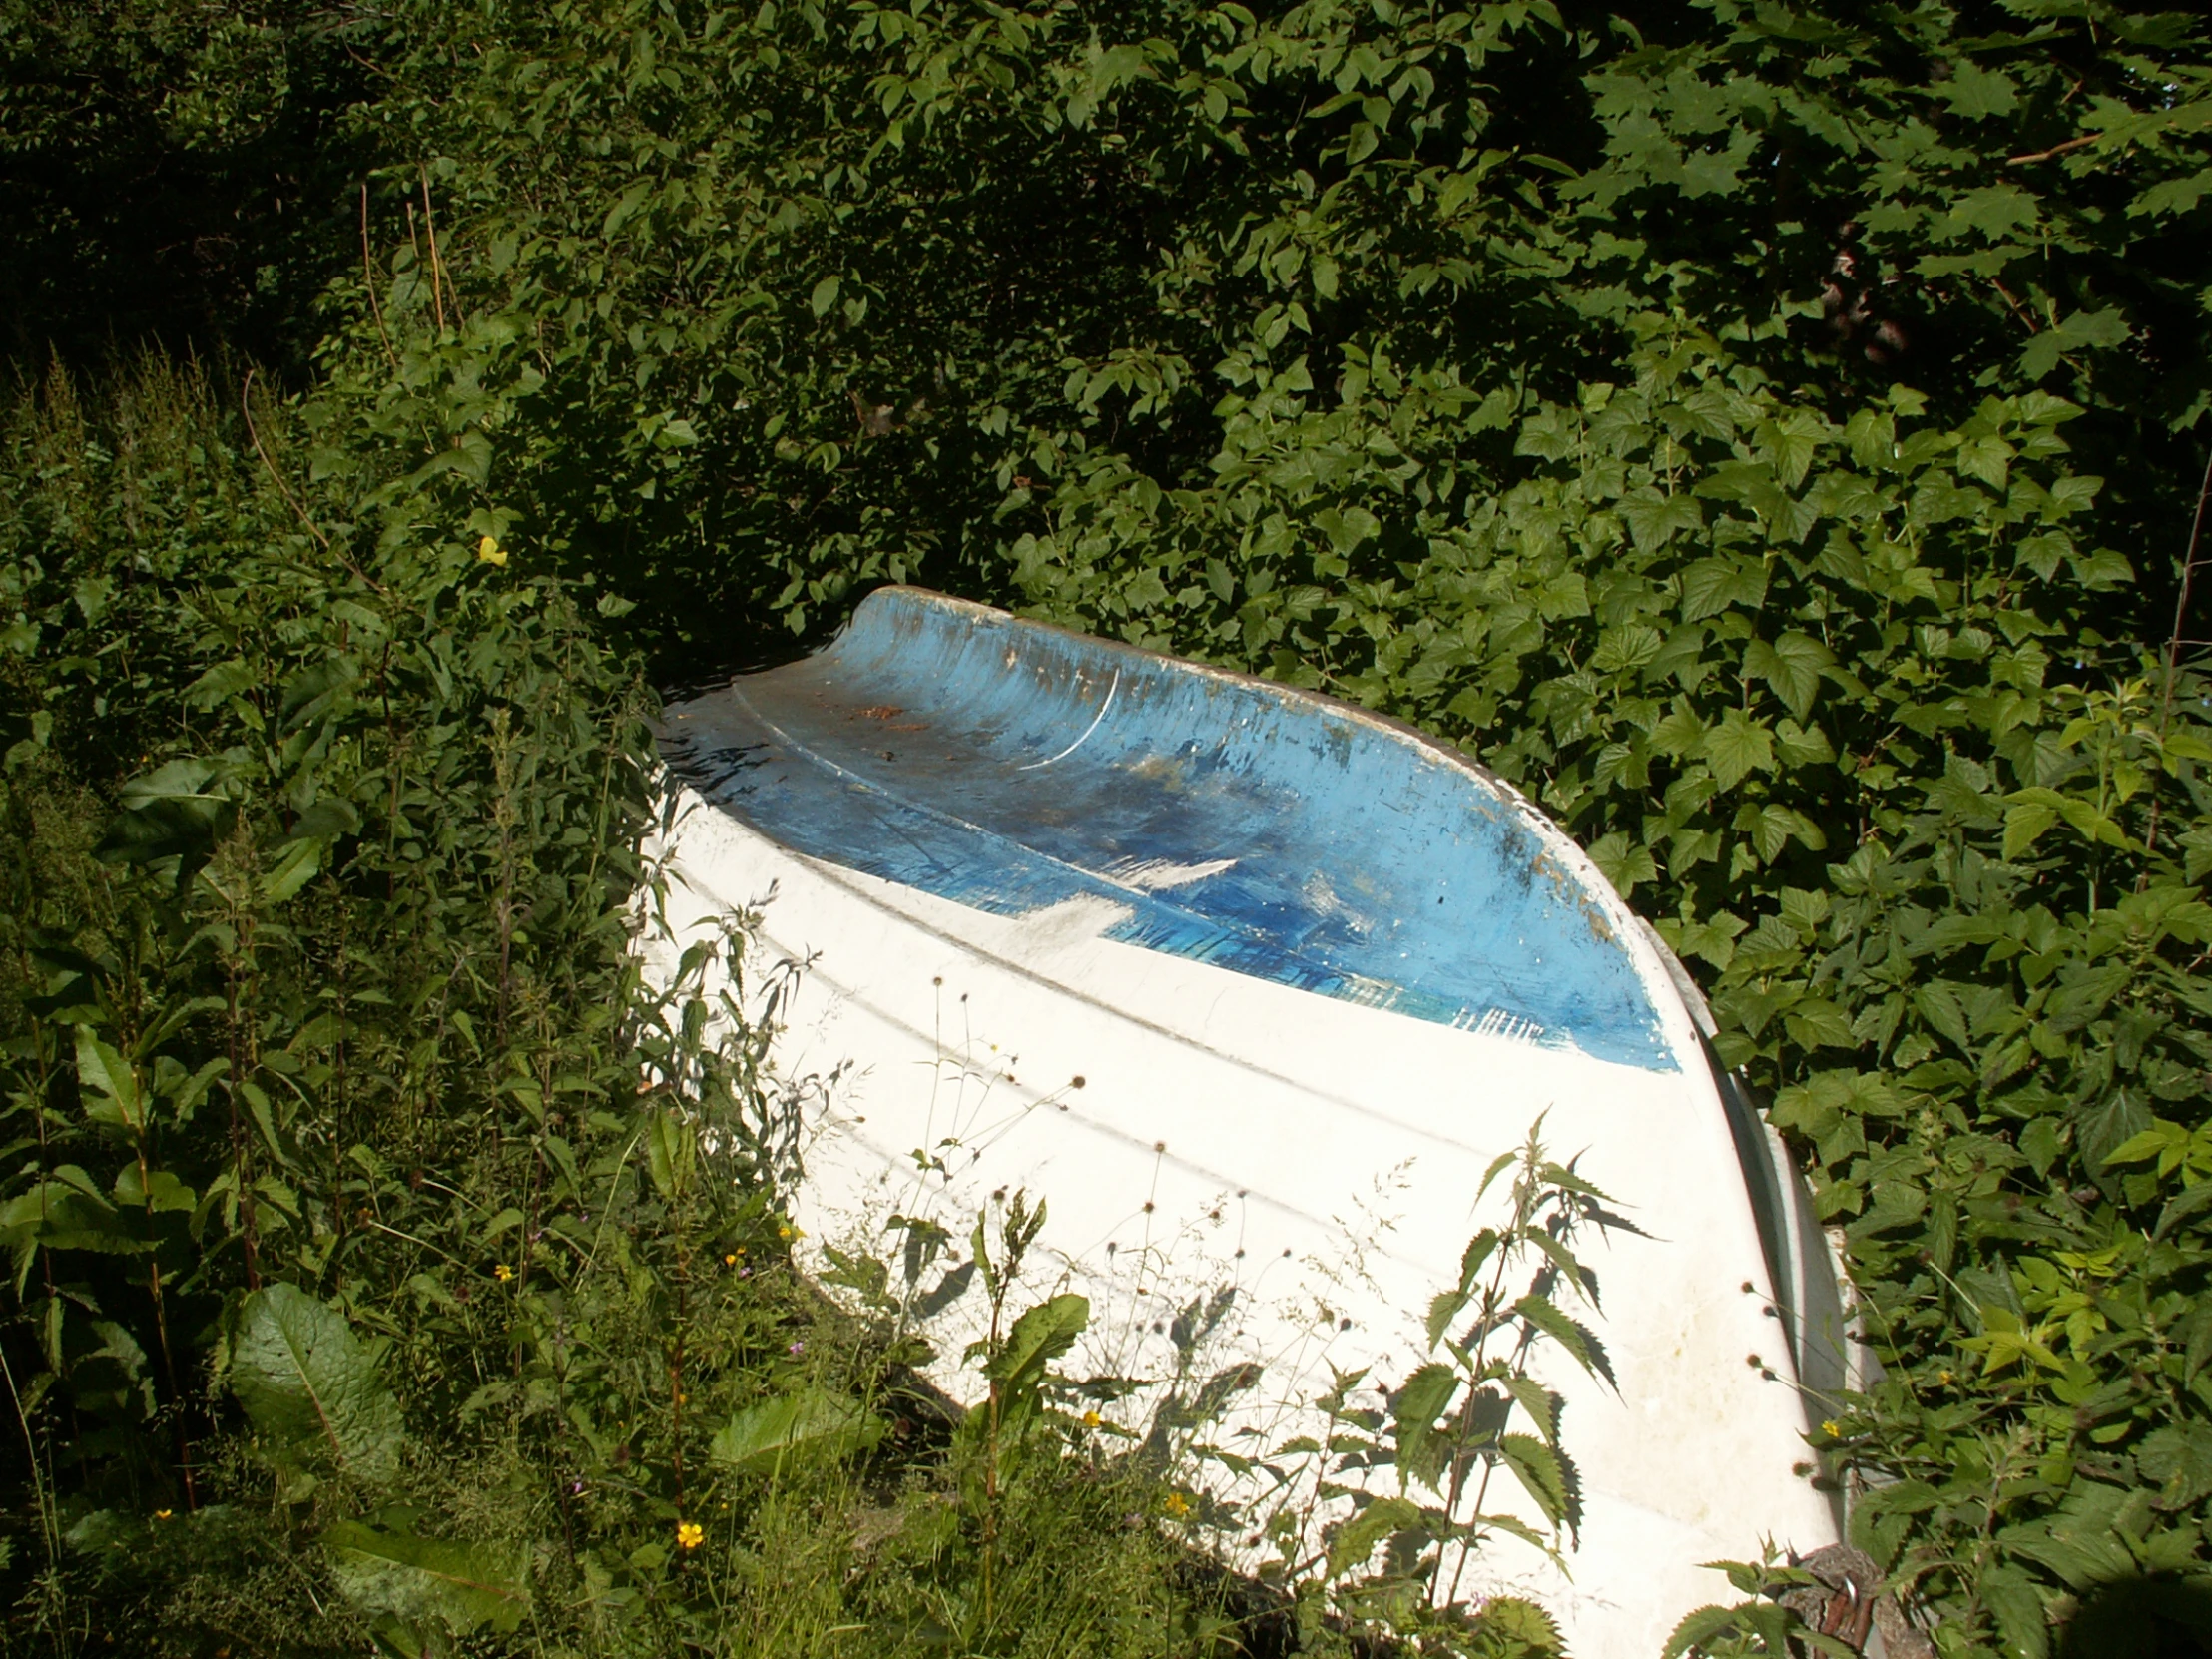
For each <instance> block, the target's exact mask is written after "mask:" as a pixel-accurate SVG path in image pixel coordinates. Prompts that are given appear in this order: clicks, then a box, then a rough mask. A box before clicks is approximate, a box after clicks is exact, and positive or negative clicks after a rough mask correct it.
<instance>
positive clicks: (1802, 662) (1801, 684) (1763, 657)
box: [1724, 634, 1836, 787]
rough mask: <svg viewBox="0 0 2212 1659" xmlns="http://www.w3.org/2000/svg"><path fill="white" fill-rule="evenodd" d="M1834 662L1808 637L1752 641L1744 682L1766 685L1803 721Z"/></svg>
mask: <svg viewBox="0 0 2212 1659" xmlns="http://www.w3.org/2000/svg"><path fill="white" fill-rule="evenodd" d="M1835 660H1836V657H1835V654H1834V653H1833V652H1831V651H1830V650H1829V649H1828V647H1827V646H1825V645H1823V644H1821V642H1820V641H1819V640H1816V639H1814V638H1812V637H1811V636H1810V635H1807V634H1784V635H1783V636H1782V637H1781V638H1780V639H1778V640H1776V641H1775V642H1774V643H1773V644H1772V645H1769V644H1768V643H1767V642H1766V641H1765V640H1753V641H1752V642H1751V643H1750V644H1749V645H1747V646H1746V647H1744V678H1745V679H1747V680H1764V681H1766V683H1767V684H1768V685H1770V686H1772V687H1773V688H1774V693H1775V695H1776V696H1777V697H1779V698H1781V699H1782V702H1783V705H1784V707H1786V708H1787V709H1788V710H1789V711H1790V713H1791V714H1793V715H1795V716H1796V717H1797V718H1798V719H1799V720H1800V721H1803V720H1804V719H1805V717H1806V716H1807V715H1808V714H1809V713H1811V711H1812V708H1813V699H1814V697H1815V696H1816V695H1817V694H1818V693H1819V691H1820V685H1821V670H1823V669H1825V668H1827V667H1828V666H1829V665H1830V664H1831V663H1833V662H1835ZM1724 787H1725V786H1724Z"/></svg>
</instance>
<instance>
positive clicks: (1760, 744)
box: [1698, 709, 1774, 790]
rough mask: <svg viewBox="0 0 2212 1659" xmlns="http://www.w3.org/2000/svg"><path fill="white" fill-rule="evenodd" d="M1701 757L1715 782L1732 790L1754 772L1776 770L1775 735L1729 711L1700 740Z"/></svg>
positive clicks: (1754, 722) (1769, 730) (1759, 723)
mask: <svg viewBox="0 0 2212 1659" xmlns="http://www.w3.org/2000/svg"><path fill="white" fill-rule="evenodd" d="M1698 753H1699V755H1700V756H1701V757H1702V758H1703V759H1704V761H1705V764H1706V765H1707V766H1709V767H1711V768H1712V769H1713V781H1714V782H1715V783H1716V784H1718V785H1720V787H1721V788H1722V789H1724V790H1732V789H1734V788H1735V787H1736V786H1737V785H1738V784H1740V783H1742V782H1743V781H1744V780H1745V779H1746V778H1747V777H1749V776H1750V775H1751V774H1752V773H1754V772H1772V771H1773V770H1774V733H1773V731H1772V730H1771V729H1770V728H1769V727H1768V726H1767V725H1766V723H1765V722H1763V721H1757V720H1754V719H1752V718H1751V716H1749V715H1747V714H1745V713H1744V711H1743V710H1741V709H1730V710H1728V711H1726V712H1725V713H1724V714H1722V716H1721V718H1720V721H1719V723H1718V724H1717V725H1715V726H1713V727H1712V728H1711V729H1710V730H1708V731H1707V732H1706V734H1705V736H1704V738H1703V739H1702V740H1700V742H1699V745H1698Z"/></svg>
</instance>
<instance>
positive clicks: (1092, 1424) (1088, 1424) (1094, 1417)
mask: <svg viewBox="0 0 2212 1659" xmlns="http://www.w3.org/2000/svg"><path fill="white" fill-rule="evenodd" d="M1098 1423H1099V1416H1098V1413H1097V1412H1096V1411H1085V1412H1084V1413H1083V1426H1084V1427H1085V1428H1096V1427H1097V1426H1098Z"/></svg>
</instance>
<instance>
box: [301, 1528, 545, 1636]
mask: <svg viewBox="0 0 2212 1659" xmlns="http://www.w3.org/2000/svg"><path fill="white" fill-rule="evenodd" d="M321 1542H322V1547H323V1548H324V1549H325V1550H326V1551H328V1552H329V1556H330V1573H331V1576H332V1577H334V1578H335V1579H336V1580H337V1583H338V1588H339V1589H341V1590H342V1591H344V1592H345V1597H346V1599H347V1600H348V1601H350V1602H352V1603H353V1605H354V1606H356V1607H358V1608H360V1609H361V1610H362V1611H363V1612H367V1613H385V1614H391V1615H395V1616H397V1617H399V1618H403V1619H408V1620H413V1621H421V1620H424V1619H433V1618H434V1619H436V1620H437V1621H438V1622H439V1623H441V1624H443V1625H444V1626H445V1628H446V1629H447V1630H448V1631H450V1632H451V1633H452V1634H453V1635H455V1636H465V1635H468V1634H469V1633H470V1632H471V1631H474V1630H478V1629H482V1628H484V1627H486V1626H489V1627H490V1628H491V1629H493V1630H497V1631H502V1632H508V1633H511V1632H513V1631H515V1630H518V1629H520V1628H521V1625H522V1618H523V1615H524V1614H525V1613H526V1612H528V1611H529V1607H530V1585H529V1580H528V1578H527V1576H526V1574H525V1571H524V1564H523V1558H522V1557H521V1556H520V1554H519V1553H518V1554H516V1555H513V1556H510V1557H503V1553H502V1552H501V1551H500V1550H497V1549H495V1548H493V1547H492V1546H491V1545H488V1544H462V1543H453V1542H448V1541H446V1540H444V1539H439V1538H418V1537H416V1536H414V1535H413V1534H412V1533H408V1532H393V1531H386V1530H384V1529H382V1528H379V1527H373V1526H366V1525H363V1524H362V1523H361V1522H359V1521H339V1522H338V1523H337V1524H336V1525H334V1526H331V1527H328V1528H326V1529H325V1530H324V1531H323V1534H322V1539H321Z"/></svg>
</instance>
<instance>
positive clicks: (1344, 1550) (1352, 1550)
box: [1329, 1497, 1421, 1578]
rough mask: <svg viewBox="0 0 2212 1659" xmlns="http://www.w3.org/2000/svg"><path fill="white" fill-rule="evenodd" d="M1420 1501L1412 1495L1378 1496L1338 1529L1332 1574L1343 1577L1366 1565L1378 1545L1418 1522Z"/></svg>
mask: <svg viewBox="0 0 2212 1659" xmlns="http://www.w3.org/2000/svg"><path fill="white" fill-rule="evenodd" d="M1420 1518H1421V1509H1420V1505H1419V1504H1417V1503H1415V1502H1413V1501H1412V1499H1410V1498H1404V1497H1379V1498H1377V1499H1376V1500H1375V1501H1374V1502H1373V1503H1370V1504H1369V1505H1368V1506H1367V1507H1366V1508H1365V1509H1362V1510H1361V1511H1360V1512H1359V1513H1358V1514H1356V1515H1354V1516H1353V1517H1352V1518H1351V1519H1350V1520H1348V1521H1346V1522H1345V1523H1344V1524H1343V1525H1342V1526H1340V1527H1339V1528H1338V1529H1337V1533H1336V1536H1335V1537H1333V1538H1331V1539H1330V1540H1329V1576H1330V1577H1331V1578H1341V1577H1343V1576H1344V1574H1345V1573H1347V1572H1349V1571H1351V1570H1352V1569H1353V1568H1354V1567H1359V1566H1365V1565H1366V1564H1367V1559H1368V1557H1369V1556H1371V1555H1373V1554H1374V1553H1375V1547H1376V1545H1378V1544H1380V1543H1381V1542H1382V1541H1383V1539H1384V1538H1387V1537H1389V1536H1390V1535H1391V1534H1392V1533H1394V1532H1400V1531H1403V1530H1404V1529H1405V1528H1406V1527H1409V1526H1414V1525H1417V1524H1418V1523H1419V1521H1420Z"/></svg>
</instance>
